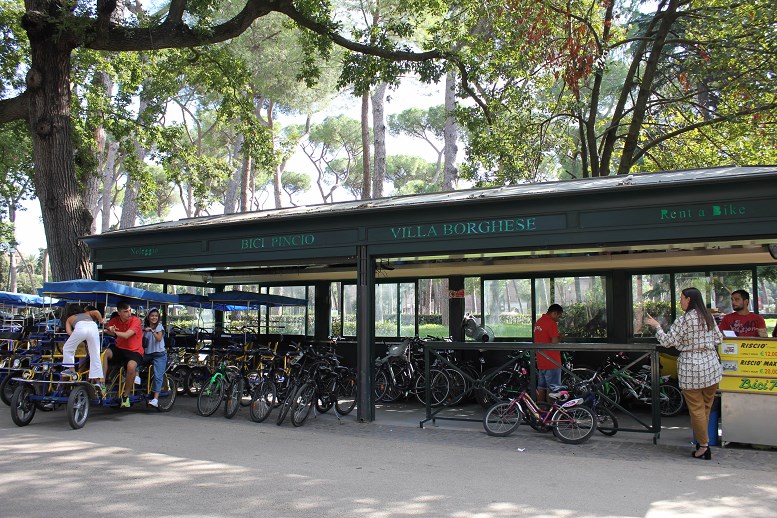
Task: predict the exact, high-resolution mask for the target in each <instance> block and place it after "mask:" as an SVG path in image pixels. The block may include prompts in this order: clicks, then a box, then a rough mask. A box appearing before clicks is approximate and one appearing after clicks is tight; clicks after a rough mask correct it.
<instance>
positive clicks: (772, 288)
mask: <svg viewBox="0 0 777 518" xmlns="http://www.w3.org/2000/svg"><path fill="white" fill-rule="evenodd" d="M758 310H759V313H760V314H761V316H762V317H764V320H766V334H767V335H769V336H775V335H776V334H777V266H761V267H759V268H758Z"/></svg>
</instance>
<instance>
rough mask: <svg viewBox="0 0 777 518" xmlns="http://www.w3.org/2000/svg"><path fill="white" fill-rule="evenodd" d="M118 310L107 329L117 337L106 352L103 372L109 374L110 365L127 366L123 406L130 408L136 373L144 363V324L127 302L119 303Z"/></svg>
mask: <svg viewBox="0 0 777 518" xmlns="http://www.w3.org/2000/svg"><path fill="white" fill-rule="evenodd" d="M116 309H117V310H118V313H119V316H118V317H113V318H111V319H110V320H109V321H108V324H107V325H106V327H105V330H106V331H107V332H108V333H109V334H112V335H114V336H115V337H116V343H115V344H114V345H112V346H110V347H109V348H108V349H106V350H105V354H104V355H103V358H104V360H103V363H104V365H103V370H104V372H108V364H109V363H111V364H114V365H126V366H127V369H126V371H127V378H126V381H125V383H124V394H123V396H122V400H121V406H122V407H124V408H129V406H130V400H129V396H130V393H131V392H132V387H133V386H134V383H135V373H136V371H137V368H138V365H140V363H141V362H142V361H143V323H142V322H141V321H140V319H139V318H138V317H136V316H133V315H132V308H131V307H130V305H129V304H128V303H127V302H119V305H118V306H116Z"/></svg>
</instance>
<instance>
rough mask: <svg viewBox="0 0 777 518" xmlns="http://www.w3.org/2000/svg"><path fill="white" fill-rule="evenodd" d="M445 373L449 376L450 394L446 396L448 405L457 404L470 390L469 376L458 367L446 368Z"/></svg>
mask: <svg viewBox="0 0 777 518" xmlns="http://www.w3.org/2000/svg"><path fill="white" fill-rule="evenodd" d="M445 375H446V377H447V378H448V395H447V396H446V397H445V404H446V405H457V404H459V403H460V402H461V400H462V399H464V396H465V395H466V394H467V391H468V390H469V384H468V383H467V378H465V377H464V374H462V373H461V371H459V370H458V369H453V368H448V369H445Z"/></svg>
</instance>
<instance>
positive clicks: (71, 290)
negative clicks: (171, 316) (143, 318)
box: [38, 279, 179, 306]
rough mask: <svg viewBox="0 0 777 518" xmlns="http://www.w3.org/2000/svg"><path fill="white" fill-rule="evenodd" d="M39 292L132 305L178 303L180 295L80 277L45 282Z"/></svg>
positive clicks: (75, 299)
mask: <svg viewBox="0 0 777 518" xmlns="http://www.w3.org/2000/svg"><path fill="white" fill-rule="evenodd" d="M38 292H39V293H40V294H41V295H48V296H50V297H56V298H59V299H63V300H70V301H79V302H104V303H106V304H112V305H116V304H118V303H119V302H122V301H124V302H128V303H129V304H130V305H132V306H144V305H148V304H157V305H161V304H177V303H178V302H179V301H178V296H177V295H171V294H168V293H158V292H155V291H149V290H143V289H140V288H133V287H130V286H127V285H125V284H118V283H115V282H107V281H93V280H90V279H79V280H73V281H60V282H44V283H43V288H40V289H39V290H38Z"/></svg>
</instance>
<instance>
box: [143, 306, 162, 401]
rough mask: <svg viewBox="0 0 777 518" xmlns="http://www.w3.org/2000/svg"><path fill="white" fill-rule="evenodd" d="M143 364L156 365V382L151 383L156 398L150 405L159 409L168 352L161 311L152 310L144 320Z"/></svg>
mask: <svg viewBox="0 0 777 518" xmlns="http://www.w3.org/2000/svg"><path fill="white" fill-rule="evenodd" d="M143 348H144V350H145V353H144V355H143V363H144V364H147V363H151V364H153V365H154V380H153V382H152V383H151V391H152V392H153V393H154V397H153V398H152V399H151V400H150V401H149V402H148V404H149V405H151V406H153V407H156V408H159V393H160V391H161V390H162V382H163V381H164V377H165V369H166V368H167V351H166V350H165V328H164V327H163V326H162V323H161V322H160V321H159V310H158V309H157V308H152V309H151V310H150V311H149V312H148V314H147V315H146V318H145V319H144V320H143Z"/></svg>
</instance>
